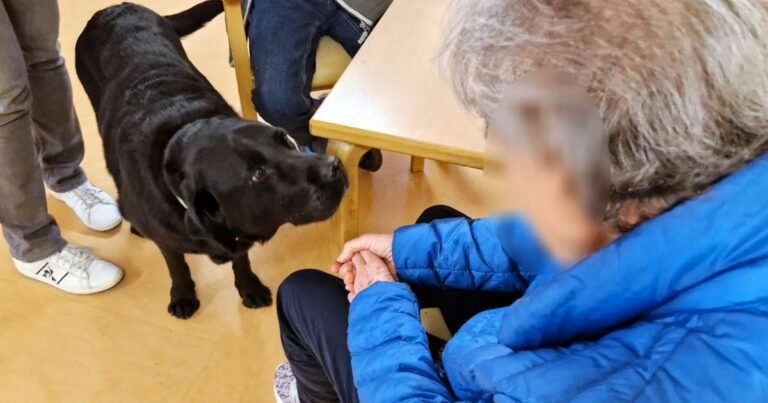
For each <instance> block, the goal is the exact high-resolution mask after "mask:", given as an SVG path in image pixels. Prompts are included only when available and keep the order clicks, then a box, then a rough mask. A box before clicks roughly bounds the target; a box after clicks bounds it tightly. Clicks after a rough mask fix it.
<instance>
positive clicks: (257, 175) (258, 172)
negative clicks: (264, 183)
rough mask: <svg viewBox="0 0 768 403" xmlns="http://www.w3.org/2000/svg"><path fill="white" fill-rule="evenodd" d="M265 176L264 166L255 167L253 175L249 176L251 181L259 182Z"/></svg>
mask: <svg viewBox="0 0 768 403" xmlns="http://www.w3.org/2000/svg"><path fill="white" fill-rule="evenodd" d="M265 176H267V171H266V170H265V169H264V168H262V167H259V168H256V170H255V171H253V176H251V183H258V182H261V180H262V179H264V177H265Z"/></svg>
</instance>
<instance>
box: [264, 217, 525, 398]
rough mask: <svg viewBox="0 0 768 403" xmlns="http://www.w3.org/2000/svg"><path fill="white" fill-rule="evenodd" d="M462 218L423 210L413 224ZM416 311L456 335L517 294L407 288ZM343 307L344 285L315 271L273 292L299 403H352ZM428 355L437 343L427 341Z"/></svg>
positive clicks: (346, 313) (292, 277) (298, 274)
mask: <svg viewBox="0 0 768 403" xmlns="http://www.w3.org/2000/svg"><path fill="white" fill-rule="evenodd" d="M456 217H466V216H465V215H464V214H462V213H460V212H459V211H456V210H454V209H453V208H450V207H447V206H433V207H430V208H428V209H427V210H425V211H424V212H423V213H422V214H421V216H420V217H419V219H418V220H417V223H426V222H430V221H433V220H438V219H444V218H456ZM413 291H414V293H415V294H416V297H417V298H418V300H419V304H420V306H421V307H422V308H440V310H441V312H442V314H443V318H444V319H445V322H446V325H447V326H448V330H450V331H451V333H456V332H457V331H458V330H459V328H460V327H461V326H462V325H463V324H464V323H465V322H466V321H468V320H469V319H470V318H472V317H473V316H474V315H476V314H478V313H480V312H482V311H486V310H488V309H493V308H499V307H502V306H508V305H510V304H511V303H512V302H514V301H515V300H516V299H517V298H519V297H520V295H515V294H509V293H493V292H477V291H462V290H448V289H440V288H435V287H413ZM348 316H349V302H348V301H347V290H346V289H345V288H344V282H343V281H342V280H341V279H339V278H338V277H336V276H334V275H332V274H329V273H326V272H323V271H319V270H300V271H297V272H294V273H293V274H291V275H290V276H288V278H286V279H285V281H283V283H282V284H281V285H280V288H279V289H278V292H277V317H278V321H279V324H280V338H281V340H282V343H283V350H284V351H285V355H286V357H288V361H289V362H290V364H291V368H292V369H293V373H294V375H295V376H296V380H297V383H298V391H299V397H300V399H301V401H302V402H323V403H324V402H338V401H341V402H345V403H347V402H357V401H358V398H357V390H356V389H355V385H354V382H353V379H352V364H351V358H350V354H349V350H348V349H347V318H348ZM430 347H431V348H432V352H433V355H436V353H437V351H439V350H440V348H441V342H440V340H439V339H437V338H435V337H430Z"/></svg>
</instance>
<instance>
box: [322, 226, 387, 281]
mask: <svg viewBox="0 0 768 403" xmlns="http://www.w3.org/2000/svg"><path fill="white" fill-rule="evenodd" d="M392 239H393V234H365V235H362V236H359V237H357V238H355V239H353V240H351V241H349V242H347V243H345V244H344V248H342V250H341V254H340V255H339V257H337V258H336V262H335V263H334V264H333V266H332V267H331V269H332V270H333V271H334V272H336V273H339V274H341V273H340V270H341V267H342V266H343V265H344V264H345V263H349V262H351V261H352V256H353V255H355V254H356V253H359V252H361V251H364V250H367V251H368V252H371V253H373V254H374V255H376V256H378V257H379V258H381V259H382V260H383V261H384V262H385V263H386V264H387V267H389V269H390V272H391V273H392V275H394V274H395V262H394V261H393V260H392Z"/></svg>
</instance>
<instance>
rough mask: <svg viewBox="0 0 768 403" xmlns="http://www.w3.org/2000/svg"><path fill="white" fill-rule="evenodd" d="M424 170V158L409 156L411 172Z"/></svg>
mask: <svg viewBox="0 0 768 403" xmlns="http://www.w3.org/2000/svg"><path fill="white" fill-rule="evenodd" d="M419 172H424V158H421V157H413V156H412V157H411V173H414V174H416V173H419Z"/></svg>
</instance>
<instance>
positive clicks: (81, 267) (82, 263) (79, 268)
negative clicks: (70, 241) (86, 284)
mask: <svg viewBox="0 0 768 403" xmlns="http://www.w3.org/2000/svg"><path fill="white" fill-rule="evenodd" d="M93 259H94V256H93V252H92V251H91V249H88V248H78V247H75V246H71V245H69V246H66V247H65V248H64V249H63V250H62V251H61V252H59V253H57V254H55V255H53V257H52V258H51V260H50V263H51V265H53V266H55V267H57V268H59V269H64V270H66V271H67V272H69V273H72V274H75V275H77V276H79V277H86V276H87V275H88V268H89V267H91V263H93Z"/></svg>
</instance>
